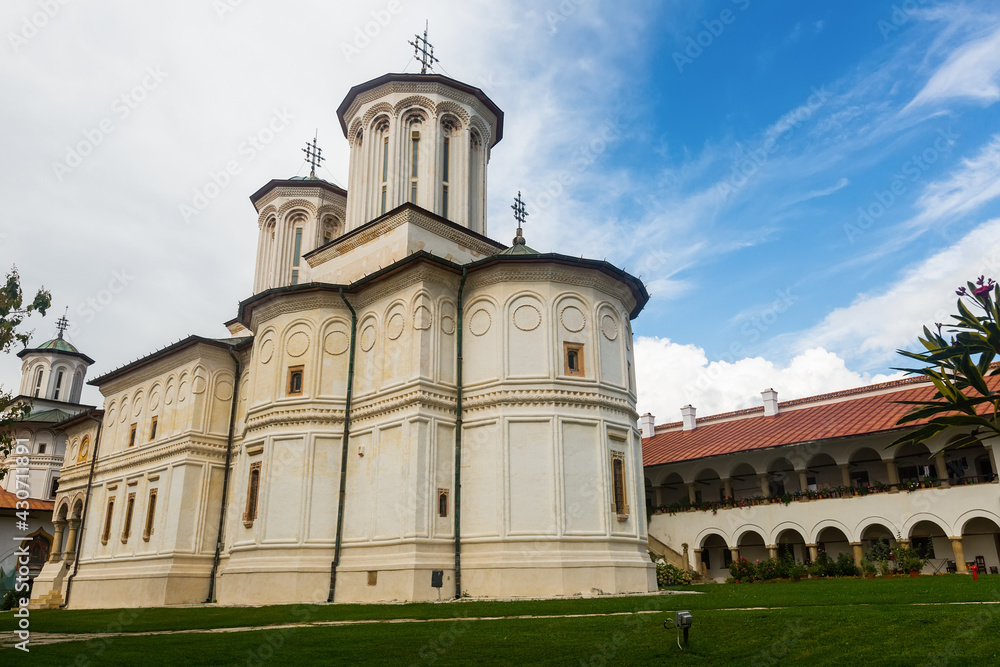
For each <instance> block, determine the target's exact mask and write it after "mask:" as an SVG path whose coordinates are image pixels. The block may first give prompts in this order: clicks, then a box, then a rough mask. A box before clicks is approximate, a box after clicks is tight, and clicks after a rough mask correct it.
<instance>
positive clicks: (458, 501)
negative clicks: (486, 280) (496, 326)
mask: <svg viewBox="0 0 1000 667" xmlns="http://www.w3.org/2000/svg"><path fill="white" fill-rule="evenodd" d="M466 276H467V271H466V269H465V267H464V266H463V267H462V282H460V283H459V284H458V304H457V307H456V308H455V310H456V317H457V318H458V321H457V329H458V331H457V333H458V337H457V338H456V339H455V347H456V349H457V351H458V354H457V358H456V362H455V599H459V598H461V597H462V292H464V291H465V278H466Z"/></svg>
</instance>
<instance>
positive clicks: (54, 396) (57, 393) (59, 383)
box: [52, 371, 63, 401]
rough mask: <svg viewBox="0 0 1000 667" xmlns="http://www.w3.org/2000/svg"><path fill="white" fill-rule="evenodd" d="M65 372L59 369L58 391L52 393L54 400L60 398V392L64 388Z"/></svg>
mask: <svg viewBox="0 0 1000 667" xmlns="http://www.w3.org/2000/svg"><path fill="white" fill-rule="evenodd" d="M62 381H63V372H62V371H59V372H58V373H57V374H56V392H55V394H53V395H52V400H54V401H58V400H59V392H60V391H61V390H62Z"/></svg>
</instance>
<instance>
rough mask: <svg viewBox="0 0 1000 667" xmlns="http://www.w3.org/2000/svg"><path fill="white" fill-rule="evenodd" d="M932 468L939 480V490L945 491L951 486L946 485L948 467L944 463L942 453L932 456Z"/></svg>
mask: <svg viewBox="0 0 1000 667" xmlns="http://www.w3.org/2000/svg"><path fill="white" fill-rule="evenodd" d="M934 467H935V468H936V470H935V472H936V473H937V478H938V479H939V480H941V488H942V489H947V488H948V487H949V486H951V485H950V484H949V483H948V466H947V465H945V462H944V451H940V452H938V453H937V454H935V455H934Z"/></svg>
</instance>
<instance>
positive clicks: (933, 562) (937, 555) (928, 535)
mask: <svg viewBox="0 0 1000 667" xmlns="http://www.w3.org/2000/svg"><path fill="white" fill-rule="evenodd" d="M909 538H910V547H911V548H913V549H915V550H916V551H917V553H919V554H920V555H921V556H922V557H924V558H926V559H927V564H926V565H925V566H924V569H923V571H924V572H929V573H934V572H944V571H945V569H946V568H947V566H948V561H949V560H954V559H955V553H954V551H953V550H952V547H951V540H949V539H948V535H947V533H945V532H944V530H942V528H941V526H939V525H937V524H936V523H934V522H933V521H918V522H917V523H915V524H913V527H912V528H910V535H909ZM966 553H968V552H966ZM966 560H969V558H968V555H966Z"/></svg>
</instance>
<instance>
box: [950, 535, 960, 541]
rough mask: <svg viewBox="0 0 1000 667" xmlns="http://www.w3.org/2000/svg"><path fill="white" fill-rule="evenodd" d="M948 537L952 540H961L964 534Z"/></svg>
mask: <svg viewBox="0 0 1000 667" xmlns="http://www.w3.org/2000/svg"><path fill="white" fill-rule="evenodd" d="M948 539H949V540H951V541H952V542H961V541H962V536H961V535H959V536H958V537H949V538H948Z"/></svg>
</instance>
